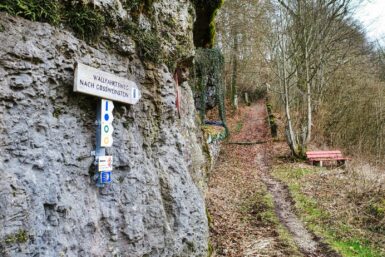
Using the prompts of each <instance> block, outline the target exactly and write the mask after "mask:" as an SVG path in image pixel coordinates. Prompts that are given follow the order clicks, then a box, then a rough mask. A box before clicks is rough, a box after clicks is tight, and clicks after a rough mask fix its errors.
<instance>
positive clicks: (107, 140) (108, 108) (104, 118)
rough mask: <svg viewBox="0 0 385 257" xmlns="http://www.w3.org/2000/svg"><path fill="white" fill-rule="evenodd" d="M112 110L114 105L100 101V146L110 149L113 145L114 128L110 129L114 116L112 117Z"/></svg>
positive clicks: (108, 101) (103, 100) (104, 100)
mask: <svg viewBox="0 0 385 257" xmlns="http://www.w3.org/2000/svg"><path fill="white" fill-rule="evenodd" d="M113 109H114V103H113V102H112V101H110V100H106V99H102V104H101V110H100V114H101V117H100V121H101V122H100V123H101V127H100V132H101V133H100V146H101V147H111V146H112V143H113V138H112V132H114V128H113V127H112V121H113V120H114V116H113V115H112V110H113Z"/></svg>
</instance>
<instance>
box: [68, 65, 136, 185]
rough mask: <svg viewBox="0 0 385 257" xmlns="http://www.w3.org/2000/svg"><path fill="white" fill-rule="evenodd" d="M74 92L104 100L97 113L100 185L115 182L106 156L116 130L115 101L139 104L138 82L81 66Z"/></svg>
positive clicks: (97, 175)
mask: <svg viewBox="0 0 385 257" xmlns="http://www.w3.org/2000/svg"><path fill="white" fill-rule="evenodd" d="M74 91H75V92H80V93H84V94H89V95H94V96H98V97H101V98H102V99H101V100H100V101H99V102H98V106H97V110H96V119H97V120H96V149H95V151H94V155H95V165H96V166H97V168H96V176H95V181H96V186H97V187H104V186H105V185H106V184H108V183H111V178H112V156H106V147H112V144H113V137H112V133H113V131H114V128H113V126H112V121H113V120H114V116H113V113H112V111H113V109H114V103H113V101H118V102H122V103H126V104H136V103H138V101H139V99H140V98H141V93H140V91H139V89H138V86H137V85H136V83H135V82H133V81H131V80H128V79H125V78H122V77H118V76H116V75H114V74H111V73H107V72H104V71H101V70H98V69H95V68H93V67H90V66H87V65H85V64H82V63H78V64H77V67H76V70H75V82H74Z"/></svg>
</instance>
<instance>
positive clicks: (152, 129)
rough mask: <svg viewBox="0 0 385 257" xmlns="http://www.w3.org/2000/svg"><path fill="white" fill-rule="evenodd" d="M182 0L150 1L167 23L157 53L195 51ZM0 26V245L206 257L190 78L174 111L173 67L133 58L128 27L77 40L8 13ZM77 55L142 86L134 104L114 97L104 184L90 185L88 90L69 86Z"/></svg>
mask: <svg viewBox="0 0 385 257" xmlns="http://www.w3.org/2000/svg"><path fill="white" fill-rule="evenodd" d="M96 2H97V3H99V4H101V5H103V4H104V3H106V2H107V3H109V4H111V3H112V2H114V1H96ZM115 2H119V1H115ZM109 4H107V6H115V8H116V12H117V13H118V14H119V15H126V14H125V10H124V8H123V7H122V6H121V5H119V4H115V5H113V4H111V5H109ZM191 5H192V4H191V3H189V2H188V1H182V0H180V1H171V0H163V1H157V2H156V3H154V8H155V10H156V14H157V16H156V17H158V18H157V20H156V22H158V26H162V24H163V22H164V20H166V19H172V20H173V22H174V23H175V26H176V27H175V28H170V27H164V31H165V33H169V37H168V38H169V41H167V42H166V41H164V42H163V43H162V45H163V46H164V48H163V51H165V53H166V54H167V53H168V52H171V51H173V46H174V45H175V44H179V45H185V46H186V51H185V52H187V53H188V54H187V55H193V51H194V50H193V48H189V46H191V45H193V44H192V24H193V21H194V12H191V8H192V6H191ZM141 24H142V26H146V24H147V22H146V17H142V18H141ZM0 29H1V30H0V42H1V43H0V151H1V155H0V172H1V174H2V179H1V180H0V255H1V256H12V257H18V256H41V257H43V256H47V257H56V256H82V257H83V256H84V257H87V256H130V257H135V256H178V257H181V256H186V257H192V256H206V252H207V239H208V226H207V218H206V213H205V205H204V196H203V192H202V189H203V188H204V177H205V171H206V169H207V167H206V163H205V154H204V152H203V150H202V146H201V142H202V138H201V132H200V129H199V127H198V126H197V124H196V121H195V116H196V115H195V109H194V101H193V95H192V93H191V89H190V87H189V85H188V82H187V81H186V82H183V83H181V85H180V88H181V95H182V104H181V117H180V118H179V117H178V114H177V110H176V107H175V99H176V90H175V88H176V87H175V82H174V79H173V71H170V70H169V68H168V67H167V66H166V65H165V64H153V63H150V62H145V61H143V60H142V59H141V58H139V57H138V55H137V51H136V45H135V42H134V41H133V40H132V39H131V38H130V37H129V36H122V35H121V34H118V33H112V32H111V33H110V34H108V35H106V33H104V35H103V37H104V39H102V40H101V41H100V42H96V43H94V44H87V43H85V42H84V41H82V40H80V39H78V38H76V37H75V36H74V35H73V33H71V32H70V31H66V30H65V29H61V28H60V27H59V28H58V27H54V26H51V25H49V24H46V23H39V22H31V21H28V20H25V19H23V18H18V17H12V16H10V15H8V14H6V13H0ZM178 35H179V36H178ZM182 35H183V38H181V37H182ZM106 37H108V40H105V39H106ZM178 40H182V41H183V42H184V43H183V42H179V41H178ZM177 41H178V42H177ZM105 42H109V44H106V43H105ZM186 42H187V43H186ZM76 62H81V63H84V64H87V65H90V66H93V67H95V68H99V69H101V70H104V71H106V72H110V73H114V74H116V75H118V76H121V77H125V78H127V79H131V80H133V81H135V82H136V83H137V84H138V85H139V89H140V90H141V92H142V99H141V100H140V102H139V103H138V104H137V105H133V106H130V105H124V104H119V103H115V109H114V116H115V119H114V122H113V126H114V144H113V147H112V148H109V149H107V153H108V154H110V155H113V156H114V169H113V183H112V184H111V185H108V186H106V187H105V188H97V187H96V186H95V182H94V181H93V179H92V178H93V173H94V172H95V166H94V164H93V162H94V157H92V156H91V155H90V153H91V151H92V150H94V148H95V118H96V105H97V101H98V99H97V98H96V97H92V96H87V95H82V94H78V93H74V92H73V90H72V88H73V81H74V65H75V63H76Z"/></svg>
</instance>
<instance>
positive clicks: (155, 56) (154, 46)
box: [122, 21, 164, 63]
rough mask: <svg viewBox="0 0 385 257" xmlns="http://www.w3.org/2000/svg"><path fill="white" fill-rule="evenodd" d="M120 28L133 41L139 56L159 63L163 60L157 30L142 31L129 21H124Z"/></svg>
mask: <svg viewBox="0 0 385 257" xmlns="http://www.w3.org/2000/svg"><path fill="white" fill-rule="evenodd" d="M122 29H123V32H124V33H126V34H128V35H130V36H131V37H132V39H133V40H134V41H135V43H136V44H137V47H138V50H139V55H140V56H141V57H143V58H145V59H146V60H149V61H152V62H154V63H161V62H162V61H163V60H164V57H163V53H162V48H161V40H160V38H159V36H158V33H157V32H154V31H143V30H141V29H139V28H138V25H136V24H135V23H133V22H130V21H126V22H125V23H124V24H123V26H122Z"/></svg>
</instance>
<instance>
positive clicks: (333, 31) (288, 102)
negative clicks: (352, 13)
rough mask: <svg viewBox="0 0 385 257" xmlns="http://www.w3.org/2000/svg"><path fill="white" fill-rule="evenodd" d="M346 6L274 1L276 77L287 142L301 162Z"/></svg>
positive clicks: (313, 0) (328, 1)
mask: <svg viewBox="0 0 385 257" xmlns="http://www.w3.org/2000/svg"><path fill="white" fill-rule="evenodd" d="M349 3H350V1H349V0H278V4H277V5H276V6H277V9H276V11H275V17H276V18H275V33H276V34H277V36H276V40H277V42H276V43H275V46H274V47H273V49H274V50H275V58H276V68H277V69H278V71H277V73H276V74H277V77H278V80H279V85H280V88H281V89H282V91H283V92H282V93H283V94H284V96H283V98H282V100H283V103H284V109H285V116H286V126H287V128H286V137H287V141H288V144H289V146H290V148H291V150H292V152H293V154H294V155H296V156H298V157H301V156H304V154H305V152H306V147H307V145H308V143H309V142H310V140H311V137H312V127H313V113H314V111H315V108H314V106H315V105H317V104H316V103H317V102H319V101H320V100H321V96H322V92H323V90H324V88H325V85H326V83H325V82H326V73H325V70H327V69H332V67H333V66H334V65H329V64H328V63H329V61H330V60H332V59H338V57H336V54H341V53H336V52H335V51H334V47H335V46H336V45H337V44H338V42H341V41H343V40H345V39H346V35H345V31H344V29H343V28H344V24H346V23H345V20H346V19H347V18H348V11H347V10H348V7H349Z"/></svg>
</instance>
